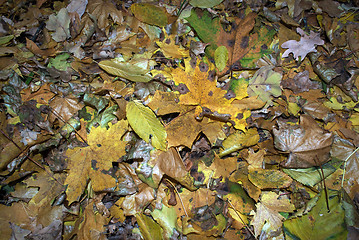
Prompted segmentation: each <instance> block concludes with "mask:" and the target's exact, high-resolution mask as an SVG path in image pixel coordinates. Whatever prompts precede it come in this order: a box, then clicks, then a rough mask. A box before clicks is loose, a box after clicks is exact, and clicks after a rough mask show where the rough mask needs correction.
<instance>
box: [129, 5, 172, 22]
mask: <svg viewBox="0 0 359 240" xmlns="http://www.w3.org/2000/svg"><path fill="white" fill-rule="evenodd" d="M131 11H132V13H133V14H134V15H135V17H136V18H137V19H138V20H140V21H141V22H144V23H147V24H150V25H155V26H158V27H164V26H166V25H167V24H168V18H167V14H166V10H165V8H163V7H159V6H155V5H153V4H150V3H134V4H132V5H131Z"/></svg>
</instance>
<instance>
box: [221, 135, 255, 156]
mask: <svg viewBox="0 0 359 240" xmlns="http://www.w3.org/2000/svg"><path fill="white" fill-rule="evenodd" d="M258 141H259V135H258V132H257V130H256V129H255V128H250V129H248V131H237V132H235V133H233V134H231V135H229V136H228V137H227V138H226V139H225V140H224V141H223V143H222V146H223V150H222V151H221V153H220V154H219V156H220V157H223V156H226V155H228V154H230V153H232V152H235V151H238V150H240V149H242V148H245V147H250V146H252V145H255V144H257V143H258Z"/></svg>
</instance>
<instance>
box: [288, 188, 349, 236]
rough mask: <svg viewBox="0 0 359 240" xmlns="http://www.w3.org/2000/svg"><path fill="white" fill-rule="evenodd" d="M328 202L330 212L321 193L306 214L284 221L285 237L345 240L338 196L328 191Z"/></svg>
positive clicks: (341, 210) (342, 211) (345, 234)
mask: <svg viewBox="0 0 359 240" xmlns="http://www.w3.org/2000/svg"><path fill="white" fill-rule="evenodd" d="M328 201H329V207H330V212H328V210H327V205H326V196H325V194H324V192H323V191H322V192H321V194H320V197H319V200H318V202H317V203H316V205H315V206H314V207H313V209H312V210H311V211H310V212H309V213H308V214H306V215H304V216H301V217H297V218H292V219H288V220H286V221H284V225H283V228H284V233H285V235H286V236H290V237H292V238H299V239H330V238H331V239H346V236H347V229H346V227H345V224H344V217H345V212H344V209H343V208H342V206H341V205H342V204H341V202H340V198H339V195H338V194H336V193H335V192H334V191H330V192H329V197H328Z"/></svg>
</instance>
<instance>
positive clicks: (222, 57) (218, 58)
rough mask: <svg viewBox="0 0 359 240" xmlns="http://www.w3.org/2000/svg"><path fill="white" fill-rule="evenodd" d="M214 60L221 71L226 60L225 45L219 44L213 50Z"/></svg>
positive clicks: (226, 51) (226, 50)
mask: <svg viewBox="0 0 359 240" xmlns="http://www.w3.org/2000/svg"><path fill="white" fill-rule="evenodd" d="M214 61H215V63H216V67H217V68H218V70H219V71H220V72H222V71H223V69H224V68H225V67H226V65H227V61H228V49H227V48H226V47H225V46H219V47H218V48H217V49H216V51H215V52H214Z"/></svg>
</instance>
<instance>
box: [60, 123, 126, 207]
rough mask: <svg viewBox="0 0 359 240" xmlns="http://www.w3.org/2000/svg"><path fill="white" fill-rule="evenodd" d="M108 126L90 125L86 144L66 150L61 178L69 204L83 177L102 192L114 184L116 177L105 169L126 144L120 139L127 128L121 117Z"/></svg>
mask: <svg viewBox="0 0 359 240" xmlns="http://www.w3.org/2000/svg"><path fill="white" fill-rule="evenodd" d="M109 125H110V128H109V129H108V130H107V129H106V128H101V127H97V128H94V127H93V128H92V129H91V132H90V134H89V135H88V136H87V142H88V144H89V146H87V147H76V148H74V149H68V150H67V151H66V156H67V157H68V161H69V164H68V169H69V175H68V176H67V178H66V180H65V185H68V186H67V189H66V194H67V200H68V201H69V202H70V204H71V203H72V202H73V201H77V200H79V198H80V196H81V194H82V192H83V190H84V188H85V187H86V184H87V180H88V179H91V181H92V187H93V190H94V191H106V190H109V189H112V188H115V187H116V179H115V178H113V177H112V176H111V175H110V173H109V172H108V171H109V170H110V169H111V168H112V162H115V161H117V160H118V159H119V158H120V157H122V156H123V155H124V154H126V152H125V146H126V143H125V142H124V141H122V140H121V137H122V136H123V134H124V133H125V132H126V131H127V121H125V120H122V121H120V122H118V123H116V124H114V125H112V124H111V123H110V124H109Z"/></svg>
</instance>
